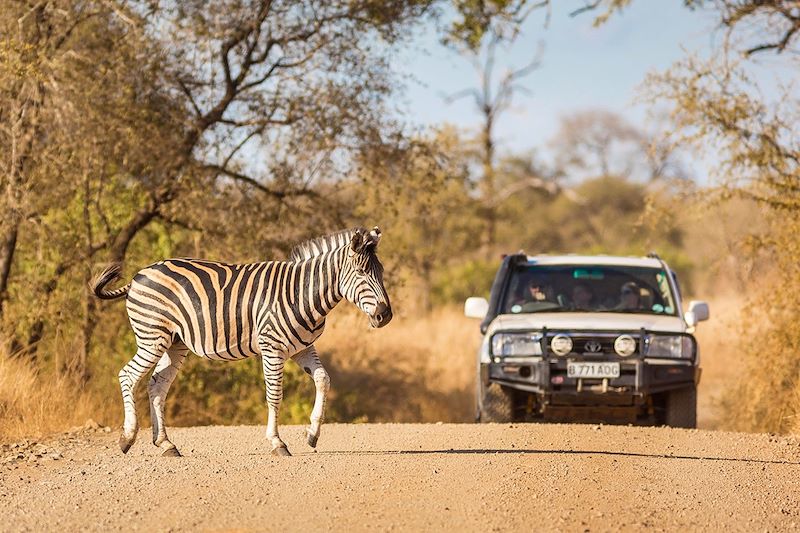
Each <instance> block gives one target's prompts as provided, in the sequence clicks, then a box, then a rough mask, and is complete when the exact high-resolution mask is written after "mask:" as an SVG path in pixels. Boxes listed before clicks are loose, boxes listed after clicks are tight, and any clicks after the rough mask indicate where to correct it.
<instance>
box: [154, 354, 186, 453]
mask: <svg viewBox="0 0 800 533" xmlns="http://www.w3.org/2000/svg"><path fill="white" fill-rule="evenodd" d="M188 352H189V349H188V348H187V347H186V345H185V344H184V343H183V342H181V341H176V342H175V343H174V344H173V345H172V346H170V347H169V349H167V352H166V353H165V354H164V355H162V356H161V359H159V360H158V363H157V364H156V369H155V370H154V371H153V375H152V376H151V377H150V383H149V384H148V387H147V395H148V396H149V398H150V420H151V422H152V423H153V444H155V445H156V446H158V447H159V448H160V449H161V450H162V453H161V455H163V456H165V457H180V455H181V454H180V452H179V451H178V448H177V447H176V446H175V445H174V444H173V443H172V442H170V440H169V438H168V437H167V427H166V423H165V421H164V418H165V417H164V404H165V403H166V401H167V394H168V393H169V387H170V385H172V382H173V381H175V376H177V375H178V371H179V370H180V369H181V366H182V365H183V362H184V360H185V359H186V354H187V353H188Z"/></svg>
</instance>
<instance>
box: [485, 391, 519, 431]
mask: <svg viewBox="0 0 800 533" xmlns="http://www.w3.org/2000/svg"><path fill="white" fill-rule="evenodd" d="M481 388H482V389H483V390H482V392H483V402H482V405H481V407H480V409H479V412H478V419H479V421H480V422H481V423H484V424H486V423H498V424H503V423H508V422H513V421H514V419H515V414H516V406H517V402H516V394H515V392H514V390H512V389H509V388H506V387H502V386H500V385H498V384H497V383H489V385H487V386H485V387H481Z"/></svg>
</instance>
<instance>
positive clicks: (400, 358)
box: [0, 295, 800, 441]
mask: <svg viewBox="0 0 800 533" xmlns="http://www.w3.org/2000/svg"><path fill="white" fill-rule="evenodd" d="M710 304H711V311H712V319H711V320H710V321H709V322H705V323H702V324H700V326H699V327H698V331H697V334H696V335H697V337H698V340H699V343H700V348H701V351H702V367H703V378H702V381H701V384H700V396H699V422H700V426H701V427H703V428H708V429H736V430H743V431H791V430H794V431H797V430H798V429H800V427H798V422H800V420H798V419H797V417H796V413H798V412H800V387H798V384H797V382H792V383H783V381H785V378H783V377H781V376H786V375H792V374H791V372H792V371H793V370H792V369H793V368H795V367H796V366H797V365H798V363H797V358H796V357H795V356H794V354H795V353H796V352H795V351H793V349H794V346H795V345H794V344H791V343H790V342H788V341H789V340H791V339H789V340H787V339H786V338H785V337H780V338H774V339H769V338H766V337H765V338H766V341H767V342H766V343H765V344H762V347H763V349H764V351H763V353H751V352H747V351H746V350H747V349H750V350H752V347H753V346H754V344H753V343H752V342H748V339H749V337H748V333H747V332H746V331H745V330H743V328H742V324H743V323H751V324H752V323H754V321H755V318H754V315H753V313H754V312H756V311H753V309H752V308H750V307H747V306H746V305H745V303H744V299H743V298H742V297H741V296H736V295H728V296H721V297H717V298H715V299H713V300H712V301H711V302H710ZM760 323H761V324H762V327H763V325H764V324H768V322H766V321H764V320H761V322H760ZM762 333H763V331H762ZM750 340H752V339H750ZM479 343H480V335H479V332H478V323H477V321H475V320H471V319H467V318H465V317H464V316H463V315H462V313H461V309H460V308H457V307H455V306H452V307H445V308H440V309H437V310H435V311H433V312H431V313H419V314H409V315H402V314H401V315H399V316H396V317H395V318H394V320H393V321H392V323H391V324H389V325H388V326H387V327H385V328H383V329H379V330H375V329H370V328H369V327H368V321H367V319H366V317H364V315H363V314H361V313H359V312H358V311H356V310H354V309H353V308H351V307H349V306H342V308H337V309H336V310H335V311H334V313H333V315H332V316H331V318H330V320H329V321H328V326H327V329H326V331H325V333H324V335H323V336H322V337H321V339H320V340H319V341H318V342H317V347H318V350H319V352H320V357H321V359H322V361H323V363H324V364H325V366H326V368H327V369H328V371H329V373H330V374H331V382H332V389H331V393H330V397H329V398H330V401H329V404H328V416H327V418H328V420H329V421H338V422H367V421H369V422H437V421H443V422H469V421H472V420H473V417H474V414H475V412H474V406H475V369H476V359H475V358H476V352H477V349H478V345H479ZM798 349H800V348H798ZM759 358H760V359H759ZM759 360H761V361H763V363H762V364H761V366H760V367H759V368H756V369H754V366H753V365H754V362H755V361H759ZM250 363H252V364H250ZM250 363H247V362H245V363H231V364H230V365H226V364H223V363H213V362H208V363H207V362H205V361H201V360H198V361H192V364H195V365H198V366H199V365H203V366H207V367H208V369H207V370H208V371H209V372H211V373H212V374H213V375H215V376H217V375H222V374H225V373H230V372H233V374H231V376H229V377H230V380H231V381H232V382H235V383H237V384H238V385H240V386H241V390H239V391H238V392H237V391H235V390H231V389H229V388H228V389H226V391H225V392H221V391H218V392H217V393H215V396H217V397H215V398H213V399H211V400H209V399H208V398H207V396H208V391H207V390H205V389H206V388H207V387H208V385H209V383H208V382H207V376H205V377H204V379H206V381H203V379H200V381H199V383H200V385H197V384H191V385H190V383H194V381H196V380H197V378H198V376H194V375H193V374H192V373H191V367H190V368H189V369H186V368H185V369H184V370H185V371H184V372H182V373H181V375H180V376H179V377H178V383H177V384H176V387H175V388H174V391H173V393H171V395H170V399H169V401H168V407H171V408H172V411H173V412H172V414H171V415H170V423H173V424H176V425H194V424H208V423H215V424H230V423H251V424H261V423H263V422H264V420H265V418H266V410H265V408H264V406H263V404H264V401H263V395H264V392H263V382H262V381H261V379H260V377H259V375H258V374H259V372H260V370H259V365H258V364H257V362H253V361H251V362H250ZM248 365H249V366H248ZM787 365H788V367H791V368H788V367H787ZM287 369H288V370H287V371H288V372H290V373H293V375H294V378H292V379H289V380H288V381H287V382H286V383H287V384H288V385H289V386H288V387H287V390H286V392H287V395H286V398H285V402H284V409H283V413H282V414H283V416H282V420H283V422H291V423H304V422H305V421H306V420H307V417H308V414H309V411H310V407H311V404H312V402H313V396H314V392H313V385H312V383H311V380H309V379H308V377H307V376H305V374H303V373H302V371H301V370H300V369H298V368H296V365H293V364H292V363H290V364H289V365H288V366H287ZM187 371H188V372H187ZM795 375H796V374H795ZM106 377H108V379H106V380H105V381H107V382H108V384H107V388H108V390H102V391H101V390H100V389H93V390H89V391H81V390H80V389H79V388H78V387H77V386H76V385H75V384H74V383H73V381H72V380H70V379H69V378H68V377H64V376H57V375H52V374H51V373H49V372H43V371H37V370H36V369H35V368H34V367H33V365H31V364H30V363H28V362H26V361H24V360H20V359H15V358H12V357H9V356H8V354H0V441H9V440H14V439H19V438H22V437H38V436H41V435H46V434H48V433H54V432H59V431H63V430H66V429H68V428H70V427H73V426H79V425H83V424H84V422H85V421H86V420H87V419H89V418H92V419H94V420H97V421H98V422H101V423H105V424H112V425H116V424H118V423H120V422H121V406H120V401H119V390H118V388H117V387H116V379H113V378H114V376H106ZM201 377H203V376H201ZM98 379H100V377H98ZM245 382H247V383H245ZM292 383H294V385H291V384H292ZM203 384H205V385H204V386H201V385H203ZM145 388H146V387H145V386H144V384H142V385H140V388H139V391H138V392H139V394H138V395H137V396H138V402H139V406H140V409H139V414H140V422H141V424H142V426H147V425H148V423H149V414H148V408H147V396H146V394H145V392H144V389H145ZM215 390H216V389H215ZM742 395H746V396H747V397H748V398H749V401H746V402H745V401H742V398H743V396H742ZM220 405H222V406H225V407H224V409H223V408H221V407H220ZM192 406H195V407H192Z"/></svg>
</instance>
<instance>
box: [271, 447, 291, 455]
mask: <svg viewBox="0 0 800 533" xmlns="http://www.w3.org/2000/svg"><path fill="white" fill-rule="evenodd" d="M271 453H272V455H277V456H280V457H291V456H292V454H291V453H289V450H288V449H287V448H286V447H285V446H279V447H277V448H272V452H271Z"/></svg>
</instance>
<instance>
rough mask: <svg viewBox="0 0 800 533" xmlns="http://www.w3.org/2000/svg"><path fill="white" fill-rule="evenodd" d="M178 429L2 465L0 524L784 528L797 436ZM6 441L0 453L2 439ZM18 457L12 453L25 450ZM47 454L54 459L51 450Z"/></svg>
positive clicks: (633, 430)
mask: <svg viewBox="0 0 800 533" xmlns="http://www.w3.org/2000/svg"><path fill="white" fill-rule="evenodd" d="M281 429H282V434H283V436H284V440H285V441H286V442H287V444H288V445H289V447H290V449H291V450H292V452H293V453H295V456H294V457H289V458H278V457H272V456H271V455H269V448H268V445H267V443H266V442H265V440H264V438H263V431H264V428H263V427H197V428H176V429H173V430H171V433H170V435H171V437H173V440H174V442H175V443H176V444H177V445H178V447H179V448H180V449H181V451H182V452H183V453H184V457H182V458H166V457H160V456H158V452H157V450H156V448H155V447H153V446H152V445H151V444H150V443H149V440H148V437H149V435H148V434H147V431H146V430H143V431H142V432H141V433H140V435H139V441H138V442H137V443H136V444H135V445H134V447H133V448H132V449H131V451H130V452H129V454H128V455H127V456H123V455H122V454H121V453H120V451H119V449H118V448H117V444H116V439H117V436H116V435H115V434H106V433H102V431H100V432H97V433H93V434H90V435H87V436H85V437H83V438H77V439H76V438H72V439H71V440H70V439H61V440H59V441H54V442H53V443H52V444H50V446H51V448H52V447H56V448H58V447H60V449H49V450H46V451H45V452H44V453H42V454H41V455H42V457H41V458H36V457H34V458H32V459H31V460H20V459H10V458H11V457H16V456H13V455H9V454H8V453H7V454H6V457H7V459H6V462H5V463H4V464H3V465H0V475H1V476H2V481H0V502H2V505H0V529H2V530H4V531H6V530H8V531H26V530H27V531H45V530H59V531H61V530H87V529H88V530H103V531H106V530H122V529H124V530H147V531H152V530H157V531H167V530H173V531H182V530H192V531H198V530H201V531H231V530H235V531H249V530H254V531H255V530H259V531H265V530H268V531H278V530H303V531H306V532H307V531H325V530H346V531H363V530H387V529H399V530H444V529H448V530H449V529H458V530H471V531H488V530H497V531H505V530H515V531H531V530H543V531H547V530H571V531H586V530H589V531H617V530H637V529H641V528H645V527H649V528H656V529H667V530H675V529H678V528H687V527H688V528H694V529H696V528H707V529H713V530H722V529H727V530H734V531H745V530H747V531H752V530H756V529H757V530H772V531H775V530H789V529H794V528H796V527H797V526H798V525H800V498H798V495H799V494H800V441H798V440H797V438H795V437H777V436H770V435H749V434H737V433H723V432H709V431H699V430H676V429H668V428H640V427H614V426H593V425H545V424H514V425H507V424H505V425H471V424H465V425H451V424H428V425H424V424H361V425H358V424H353V425H336V424H333V425H327V426H325V427H324V428H323V434H322V437H321V439H320V443H319V447H318V451H317V452H313V451H311V450H310V449H309V448H308V447H307V446H306V445H305V444H304V443H303V442H304V441H303V435H302V431H303V428H302V427H299V426H284V427H282V428H281ZM7 451H8V450H7ZM20 455H23V454H20ZM57 455H58V457H57Z"/></svg>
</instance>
